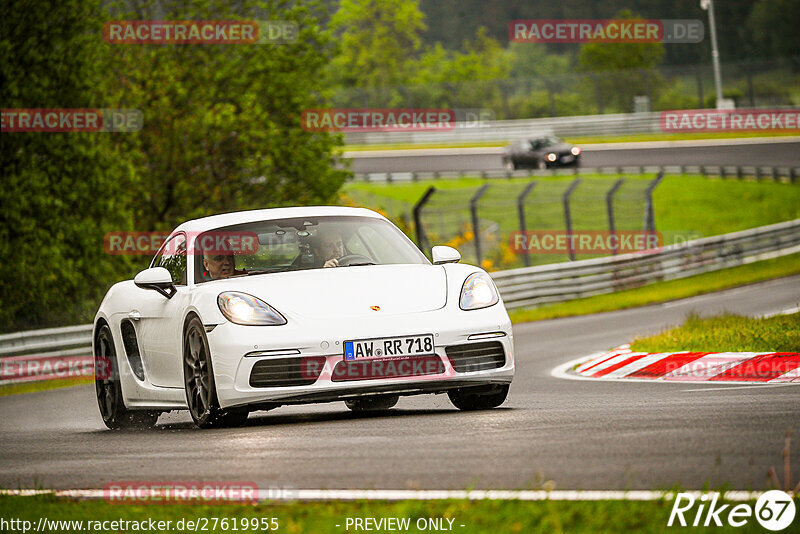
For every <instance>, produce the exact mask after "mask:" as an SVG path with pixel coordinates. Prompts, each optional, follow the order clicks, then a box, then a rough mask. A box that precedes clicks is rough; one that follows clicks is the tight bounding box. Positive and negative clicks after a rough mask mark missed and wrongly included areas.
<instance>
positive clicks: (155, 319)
mask: <svg viewBox="0 0 800 534" xmlns="http://www.w3.org/2000/svg"><path fill="white" fill-rule="evenodd" d="M152 266H153V267H164V268H165V269H167V270H168V271H169V272H170V274H171V275H172V281H173V283H174V284H175V289H176V292H175V294H174V295H173V297H172V298H171V299H168V298H166V297H164V296H163V295H161V294H160V293H158V292H156V291H153V290H151V289H139V291H141V294H140V298H139V299H137V300H136V304H137V305H136V306H135V307H134V308H135V309H134V310H133V311H132V312H131V319H133V320H134V324H135V325H136V330H137V332H138V337H139V341H140V343H141V353H142V362H143V364H144V369H145V375H146V376H147V377H148V378H149V380H150V382H151V383H152V384H153V385H155V386H161V387H170V388H182V387H184V383H183V360H182V356H183V355H182V342H183V335H182V334H183V324H182V321H183V315H184V310H185V309H186V306H187V305H188V302H189V290H188V287H187V285H186V280H187V278H186V277H187V271H186V269H187V261H186V236H185V235H184V234H182V233H180V234H176V235H174V236H172V237H171V238H170V239H169V240H168V241H167V242H166V243H165V244H164V246H163V247H162V249H161V251H160V252H159V254H158V255H157V256H156V258H155V260H154V261H153V264H152Z"/></svg>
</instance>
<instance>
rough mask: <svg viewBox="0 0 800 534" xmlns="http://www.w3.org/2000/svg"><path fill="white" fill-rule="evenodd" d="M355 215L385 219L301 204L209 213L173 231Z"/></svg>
mask: <svg viewBox="0 0 800 534" xmlns="http://www.w3.org/2000/svg"><path fill="white" fill-rule="evenodd" d="M336 215H338V216H350V217H353V216H357V217H372V218H375V219H385V217H383V216H382V215H381V214H379V213H376V212H374V211H372V210H369V209H366V208H350V207H345V206H302V207H292V208H269V209H261V210H249V211H236V212H233V213H222V214H220V215H211V216H209V217H203V218H201V219H193V220H191V221H186V222H184V223H182V224H181V225H180V226H178V227H177V228H176V229H175V230H174V231H173V233H174V232H178V231H184V232H205V231H207V230H213V229H215V228H223V227H226V226H232V225H234V224H244V223H249V222H257V221H266V220H274V219H286V218H290V217H326V216H328V217H330V216H336Z"/></svg>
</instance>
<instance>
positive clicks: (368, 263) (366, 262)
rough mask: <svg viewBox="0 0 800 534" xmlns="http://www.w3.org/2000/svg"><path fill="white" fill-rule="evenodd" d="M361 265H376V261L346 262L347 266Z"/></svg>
mask: <svg viewBox="0 0 800 534" xmlns="http://www.w3.org/2000/svg"><path fill="white" fill-rule="evenodd" d="M361 265H377V263H373V262H371V261H362V262H358V263H349V264H347V266H348V267H358V266H361Z"/></svg>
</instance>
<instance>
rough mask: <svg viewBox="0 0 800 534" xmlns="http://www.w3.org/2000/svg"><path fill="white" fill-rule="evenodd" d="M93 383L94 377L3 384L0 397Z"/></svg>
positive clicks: (0, 388) (0, 387)
mask: <svg viewBox="0 0 800 534" xmlns="http://www.w3.org/2000/svg"><path fill="white" fill-rule="evenodd" d="M93 382H94V377H91V376H88V377H82V378H63V379H54V380H39V381H36V382H20V383H17V384H4V385H2V386H0V397H4V396H6V395H16V394H18V393H35V392H37V391H45V390H48V389H58V388H67V387H71V386H80V385H81V384H91V383H93Z"/></svg>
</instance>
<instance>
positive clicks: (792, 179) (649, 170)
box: [352, 149, 800, 183]
mask: <svg viewBox="0 0 800 534" xmlns="http://www.w3.org/2000/svg"><path fill="white" fill-rule="evenodd" d="M498 150H499V149H498ZM498 156H499V154H498ZM660 172H663V173H664V174H667V175H675V174H693V175H698V176H706V177H716V178H722V179H723V180H755V181H773V182H786V183H797V182H799V181H800V167H794V166H788V167H787V166H780V167H768V166H758V165H743V166H742V165H739V166H736V165H666V166H655V165H638V166H635V165H634V166H631V165H623V166H604V167H573V168H560V169H547V170H539V169H524V170H523V169H520V170H515V171H507V170H503V169H496V170H488V171H487V170H474V171H466V170H465V171H413V172H409V171H403V172H369V173H356V174H354V175H353V179H352V181H354V182H376V183H405V182H421V181H428V180H446V179H457V178H465V177H479V178H483V179H487V180H488V179H510V178H543V177H547V176H572V175H574V176H581V175H595V174H597V175H614V174H616V175H622V174H657V173H660Z"/></svg>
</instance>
